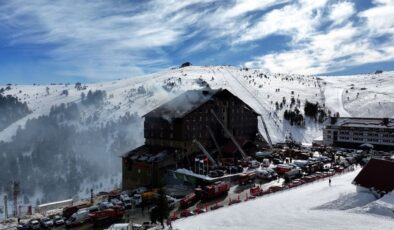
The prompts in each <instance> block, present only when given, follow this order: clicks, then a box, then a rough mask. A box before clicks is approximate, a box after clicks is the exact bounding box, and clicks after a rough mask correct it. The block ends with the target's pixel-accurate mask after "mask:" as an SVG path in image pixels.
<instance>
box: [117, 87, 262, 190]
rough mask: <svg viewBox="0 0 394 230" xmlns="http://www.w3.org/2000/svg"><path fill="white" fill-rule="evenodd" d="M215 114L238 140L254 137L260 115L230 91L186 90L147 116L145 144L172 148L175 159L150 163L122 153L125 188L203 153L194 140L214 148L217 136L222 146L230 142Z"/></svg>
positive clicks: (171, 153) (129, 187) (154, 180)
mask: <svg viewBox="0 0 394 230" xmlns="http://www.w3.org/2000/svg"><path fill="white" fill-rule="evenodd" d="M214 114H215V115H216V117H217V118H218V119H219V120H220V121H221V123H222V124H223V125H224V126H225V127H226V129H227V130H228V131H229V132H231V133H232V135H233V136H234V137H235V139H237V140H242V141H245V140H250V141H253V140H254V139H255V137H256V133H257V132H258V128H257V117H258V114H257V113H256V112H255V111H254V110H253V109H252V108H250V107H249V106H248V105H247V104H246V103H245V102H243V101H242V100H240V99H239V98H238V97H236V96H235V95H233V94H232V93H231V92H230V91H228V90H226V89H219V90H190V91H187V92H185V93H183V94H182V95H180V96H178V97H177V98H175V99H174V100H172V101H170V102H168V103H166V104H164V105H162V106H160V107H158V108H156V109H155V110H152V111H151V112H149V113H148V114H146V115H145V116H144V118H145V122H144V137H145V145H144V146H147V147H148V148H154V149H160V148H162V149H170V150H169V151H168V154H167V157H168V158H170V159H172V160H165V162H167V163H163V162H164V161H163V162H160V163H155V164H150V163H148V162H144V161H141V160H137V159H134V160H132V158H133V156H135V155H136V154H138V153H137V152H138V151H134V152H133V151H131V152H129V153H128V154H126V155H125V156H123V188H124V189H131V188H134V187H138V186H141V185H146V184H149V183H154V182H157V178H156V177H157V175H159V174H160V173H159V172H160V171H161V169H162V168H163V167H167V166H169V165H171V163H172V164H173V165H175V163H176V162H177V161H179V160H181V159H183V158H185V157H188V156H190V155H191V154H193V153H196V152H200V149H198V147H197V146H196V145H195V144H194V143H193V140H198V141H199V142H200V143H201V144H202V145H203V146H204V147H205V148H207V149H212V148H215V143H214V139H215V140H216V141H217V143H218V144H219V145H223V144H225V143H226V142H228V141H229V136H227V134H226V132H225V130H224V129H223V127H222V125H221V124H220V122H219V121H218V120H217V119H216V118H215V115H214ZM212 135H213V136H214V138H213V137H212ZM140 148H141V147H140ZM137 149H138V148H137ZM146 154H148V153H146ZM152 154H153V153H152ZM154 154H156V153H154ZM134 158H135V157H134ZM126 163H127V164H126ZM130 165H133V166H130ZM155 175H156V176H155ZM152 178H156V179H152Z"/></svg>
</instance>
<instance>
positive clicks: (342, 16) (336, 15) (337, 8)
mask: <svg viewBox="0 0 394 230" xmlns="http://www.w3.org/2000/svg"><path fill="white" fill-rule="evenodd" d="M354 13H355V8H354V4H353V3H351V2H339V3H336V4H334V5H332V8H331V12H330V15H329V16H328V17H329V18H330V19H331V20H332V21H333V24H340V23H342V22H344V21H345V20H347V19H348V18H350V17H351V16H352V15H353V14H354Z"/></svg>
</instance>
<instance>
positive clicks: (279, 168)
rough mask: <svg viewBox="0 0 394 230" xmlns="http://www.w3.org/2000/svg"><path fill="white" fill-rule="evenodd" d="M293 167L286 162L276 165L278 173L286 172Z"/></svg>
mask: <svg viewBox="0 0 394 230" xmlns="http://www.w3.org/2000/svg"><path fill="white" fill-rule="evenodd" d="M291 169H293V167H292V166H291V165H285V164H279V165H277V166H276V168H275V171H276V173H278V174H285V173H286V172H288V171H290V170H291Z"/></svg>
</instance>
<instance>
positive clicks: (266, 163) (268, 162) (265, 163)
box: [261, 158, 271, 167]
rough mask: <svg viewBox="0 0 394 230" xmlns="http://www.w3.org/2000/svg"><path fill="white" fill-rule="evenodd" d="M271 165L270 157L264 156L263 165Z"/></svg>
mask: <svg viewBox="0 0 394 230" xmlns="http://www.w3.org/2000/svg"><path fill="white" fill-rule="evenodd" d="M270 165H271V162H270V159H268V158H264V159H263V163H261V166H262V167H269V166H270Z"/></svg>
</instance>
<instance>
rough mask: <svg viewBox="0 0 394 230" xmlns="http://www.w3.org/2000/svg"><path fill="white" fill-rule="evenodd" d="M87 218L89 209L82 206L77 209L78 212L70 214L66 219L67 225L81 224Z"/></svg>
mask: <svg viewBox="0 0 394 230" xmlns="http://www.w3.org/2000/svg"><path fill="white" fill-rule="evenodd" d="M88 220H89V210H88V209H86V208H84V209H80V210H78V212H76V213H74V214H72V216H71V217H70V218H69V219H68V220H66V226H67V227H73V226H77V225H79V224H83V223H85V222H86V221H88Z"/></svg>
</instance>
